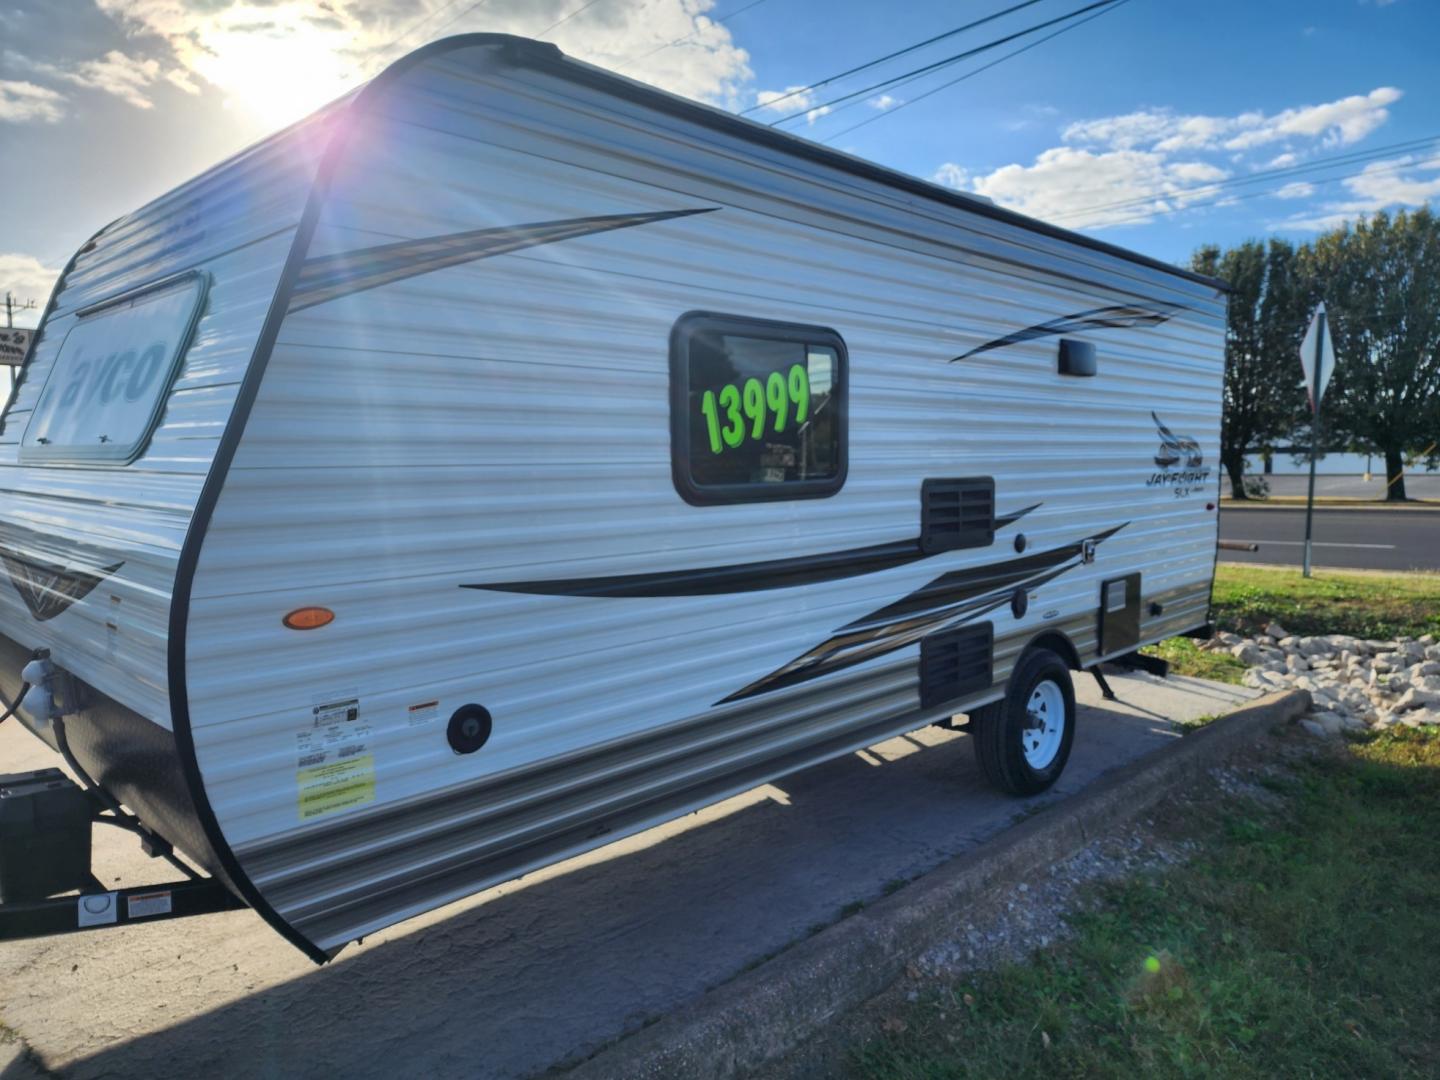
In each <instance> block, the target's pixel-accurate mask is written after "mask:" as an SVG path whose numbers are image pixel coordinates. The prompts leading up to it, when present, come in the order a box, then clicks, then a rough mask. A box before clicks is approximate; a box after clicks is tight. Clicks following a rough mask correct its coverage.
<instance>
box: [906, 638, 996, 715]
mask: <svg viewBox="0 0 1440 1080" xmlns="http://www.w3.org/2000/svg"><path fill="white" fill-rule="evenodd" d="M994 659H995V630H994V627H992V626H991V625H990V624H989V623H988V622H986V623H976V624H975V625H974V626H963V627H961V628H960V629H959V630H950V631H948V632H946V633H943V634H931V635H930V636H929V637H927V638H924V639H923V640H922V641H921V642H920V707H921V708H922V709H933V708H936V707H938V706H940V705H944V704H945V703H946V702H948V701H957V700H959V699H960V698H962V697H965V696H966V695H967V694H975V693H979V692H981V691H983V690H988V689H990V684H991V682H992V681H993V678H992V672H991V669H992V668H993V667H994Z"/></svg>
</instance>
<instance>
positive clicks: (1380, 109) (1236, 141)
mask: <svg viewBox="0 0 1440 1080" xmlns="http://www.w3.org/2000/svg"><path fill="white" fill-rule="evenodd" d="M1400 97H1401V93H1400V91H1399V90H1397V89H1395V87H1393V86H1382V87H1379V88H1378V89H1375V90H1371V91H1370V93H1368V94H1353V95H1351V96H1350V97H1347V98H1341V99H1340V100H1339V101H1332V102H1329V103H1328V104H1325V105H1307V106H1305V107H1303V108H1299V109H1286V110H1285V111H1284V112H1282V113H1277V114H1276V115H1275V116H1271V117H1261V118H1260V120H1259V121H1258V122H1257V123H1255V125H1254V126H1253V127H1251V128H1249V130H1245V131H1242V132H1241V133H1240V134H1238V135H1236V136H1235V137H1234V138H1232V139H1230V140H1229V141H1228V142H1227V143H1226V144H1225V146H1226V148H1227V149H1231V150H1243V149H1248V148H1249V147H1252V146H1262V145H1264V144H1265V143H1272V142H1278V141H1280V140H1281V139H1284V138H1287V137H1290V136H1297V135H1298V136H1309V137H1310V138H1322V139H1323V141H1324V143H1325V145H1327V146H1348V145H1349V144H1350V143H1354V142H1359V141H1360V140H1361V139H1363V138H1364V137H1365V136H1366V135H1369V134H1370V132H1372V131H1374V130H1375V129H1376V128H1378V127H1379V126H1380V125H1381V124H1383V123H1385V121H1386V120H1388V119H1389V118H1390V113H1389V111H1388V110H1387V109H1386V108H1385V106H1387V105H1393V104H1394V103H1395V102H1397V101H1399V100H1400Z"/></svg>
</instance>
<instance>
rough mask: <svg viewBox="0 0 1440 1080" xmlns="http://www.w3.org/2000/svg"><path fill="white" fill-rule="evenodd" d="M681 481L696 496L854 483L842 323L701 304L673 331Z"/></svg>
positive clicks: (783, 495)
mask: <svg viewBox="0 0 1440 1080" xmlns="http://www.w3.org/2000/svg"><path fill="white" fill-rule="evenodd" d="M670 363H671V370H670V377H671V451H672V456H673V466H674V468H673V472H674V477H675V486H676V488H677V490H679V492H680V494H681V495H682V496H684V498H685V499H686V500H687V501H689V502H692V503H697V504H705V503H726V502H748V501H751V500H759V499H801V498H818V497H823V496H825V495H831V494H834V493H835V492H836V491H838V490H840V487H841V485H842V484H844V482H845V469H846V445H845V430H846V390H847V385H846V380H847V375H848V372H847V357H846V353H845V343H844V342H843V341H842V340H841V339H840V336H839V335H838V334H836V333H835V332H834V331H833V330H829V329H826V328H824V327H817V326H802V325H799V324H793V323H776V322H770V321H768V320H760V319H744V318H740V317H737V316H729V315H710V314H705V313H692V314H689V315H686V316H684V317H683V318H681V319H680V320H679V322H677V323H676V324H675V329H674V331H673V332H672V335H671V354H670Z"/></svg>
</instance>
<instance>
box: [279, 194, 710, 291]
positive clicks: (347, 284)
mask: <svg viewBox="0 0 1440 1080" xmlns="http://www.w3.org/2000/svg"><path fill="white" fill-rule="evenodd" d="M718 209H720V208H719V207H718V206H706V207H701V208H699V209H695V210H666V211H661V212H657V213H649V214H605V215H601V216H597V217H580V218H566V219H564V220H561V221H539V222H534V223H531V224H528V225H504V226H501V227H499V228H494V229H472V230H470V231H468V232H459V233H450V234H447V235H445V236H431V237H426V238H425V239H423V240H401V241H398V242H396V243H393V244H380V245H379V246H377V247H370V248H362V249H360V250H358V251H344V252H341V253H340V254H338V255H322V256H317V257H315V258H313V259H306V260H305V263H304V265H303V266H302V267H301V269H300V276H299V278H298V280H297V281H296V283H295V291H294V293H293V294H292V296H291V298H290V307H289V310H290V311H301V310H303V309H305V308H308V307H314V306H315V305H316V304H323V303H324V302H325V301H327V300H334V299H336V298H337V297H341V296H348V295H350V294H351V293H357V292H363V291H365V290H366V289H374V288H377V287H378V286H380V285H388V284H389V283H391V282H394V281H402V280H404V279H405V278H411V277H416V276H418V275H420V274H428V273H430V272H431V271H433V270H443V269H444V268H445V267H447V266H458V265H460V264H461V263H467V262H474V261H476V260H477V259H489V258H493V257H494V256H496V255H505V254H507V253H509V252H512V251H520V250H521V249H523V248H530V247H538V246H539V245H541V244H554V243H557V242H558V241H561V240H573V239H575V238H576V237H580V236H591V235H593V234H595V233H602V232H609V231H611V230H612V229H628V228H631V227H632V226H635V225H649V224H652V223H653V222H657V221H666V220H668V219H670V218H679V217H688V216H690V215H691V214H708V213H710V212H711V211H714V210H718Z"/></svg>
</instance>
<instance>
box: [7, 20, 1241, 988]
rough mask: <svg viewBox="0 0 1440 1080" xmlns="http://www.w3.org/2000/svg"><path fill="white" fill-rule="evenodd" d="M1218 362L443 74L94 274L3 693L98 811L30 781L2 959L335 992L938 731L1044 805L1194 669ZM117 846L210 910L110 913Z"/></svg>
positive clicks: (289, 134)
mask: <svg viewBox="0 0 1440 1080" xmlns="http://www.w3.org/2000/svg"><path fill="white" fill-rule="evenodd" d="M1224 323H1225V287H1224V286H1223V285H1222V284H1221V283H1219V282H1217V281H1213V280H1210V279H1207V278H1203V277H1199V276H1196V275H1195V274H1191V273H1188V272H1186V271H1183V270H1180V269H1177V268H1175V267H1173V266H1169V265H1166V264H1164V263H1161V262H1158V261H1155V260H1152V259H1148V258H1145V257H1143V256H1140V255H1137V254H1134V253H1131V252H1128V251H1124V250H1121V249H1119V248H1116V247H1113V246H1110V245H1108V244H1105V243H1101V242H1099V241H1097V240H1095V239H1093V238H1090V237H1086V236H1080V235H1076V234H1073V233H1069V232H1066V231H1063V230H1061V229H1057V228H1054V227H1052V226H1049V225H1046V224H1043V223H1041V222H1038V221H1033V220H1030V219H1028V218H1025V217H1022V216H1020V215H1017V214H1014V213H1011V212H1009V211H1006V210H1003V209H1000V208H997V207H995V206H993V205H990V204H988V203H987V202H986V201H984V200H981V199H978V198H975V197H971V196H967V195H965V194H963V193H960V192H956V191H951V190H948V189H945V188H942V187H938V186H935V185H932V184H929V183H925V182H923V181H920V180H917V179H915V178H913V177H910V176H905V175H902V174H899V173H896V172H892V171H890V170H887V169H884V168H881V167H879V166H876V165H873V164H870V163H868V162H865V161H862V160H859V159H857V158H855V157H852V156H849V155H846V154H842V153H838V152H836V151H833V150H830V149H827V148H824V147H821V146H817V145H815V144H813V143H810V142H807V141H805V140H802V139H798V138H794V137H792V136H789V135H786V134H782V133H780V132H777V131H775V130H773V129H771V128H767V127H764V126H761V125H758V124H754V123H751V122H749V121H747V120H744V119H740V118H738V117H736V116H733V115H731V114H728V113H725V112H722V111H719V110H716V109H713V108H709V107H706V106H704V105H699V104H696V103H694V102H691V101H687V100H683V99H681V98H678V97H674V96H671V95H669V94H666V93H662V92H660V91H658V90H655V89H653V88H651V87H649V86H645V85H642V84H639V83H636V82H632V81H630V80H628V79H625V78H622V77H619V76H617V75H614V74H611V73H608V72H606V71H602V70H599V69H597V68H595V67H592V66H589V65H586V64H583V63H580V62H577V61H575V60H572V59H569V58H567V57H565V56H564V55H563V54H562V53H561V52H560V51H559V50H557V49H556V48H555V47H553V46H551V45H548V44H543V43H539V42H534V41H528V40H524V39H520V38H513V37H507V36H502V35H494V34H477V35H467V36H463V37H455V38H450V39H447V40H444V41H439V42H436V43H434V44H432V45H430V46H428V47H426V48H423V49H420V50H419V51H417V52H415V53H413V54H411V55H410V56H408V57H406V58H404V59H402V60H400V61H399V62H398V63H396V64H394V65H393V66H392V67H390V68H389V69H388V70H386V71H385V72H384V73H383V74H381V75H380V76H379V77H377V78H376V79H374V80H373V81H372V82H370V83H369V84H367V85H366V86H364V87H363V88H361V89H359V90H358V91H356V92H354V93H352V94H351V95H349V96H348V97H346V98H345V99H343V100H341V101H339V102H336V103H335V104H333V105H331V106H329V107H328V108H326V109H324V110H322V111H321V112H320V113H318V114H316V115H315V116H313V117H312V118H310V119H308V120H306V121H303V122H301V123H299V124H297V125H296V126H294V127H291V128H289V129H288V130H286V131H283V132H281V133H280V134H278V135H276V136H274V137H273V138H271V139H269V140H267V141H265V142H262V143H260V144H258V145H256V146H254V147H252V148H250V149H249V150H247V151H245V152H243V153H241V154H239V155H238V156H237V157H235V158H233V159H231V160H229V161H226V162H225V163H223V164H221V165H220V166H218V167H216V168H214V169H212V170H211V171H209V172H207V173H205V174H204V175H202V176H200V177H198V178H196V179H194V180H192V181H190V182H188V183H186V184H184V185H182V186H181V187H178V188H176V189H175V190H174V191H172V192H170V193H169V194H168V195H165V196H163V197H161V198H159V199H157V200H156V201H155V202H153V203H151V204H150V205H148V206H145V207H143V208H141V209H139V210H137V211H135V212H134V213H132V214H129V215H127V216H125V217H122V218H120V219H119V220H118V221H115V222H113V223H112V224H110V225H108V226H106V227H105V228H103V229H101V230H100V231H99V232H98V233H96V234H95V236H94V237H93V238H92V239H91V240H90V241H89V242H87V243H86V244H85V245H84V246H83V247H82V248H81V249H80V250H79V251H78V252H76V253H75V255H74V257H73V258H72V259H71V261H70V263H69V265H67V266H66V267H65V269H64V272H63V274H62V276H61V278H60V281H59V283H58V284H57V286H56V289H55V293H54V296H53V297H52V298H51V300H50V303H49V305H48V307H47V309H46V310H45V312H44V318H43V322H42V324H41V326H40V328H39V331H38V333H37V334H36V336H35V339H34V342H33V344H32V345H31V347H30V350H29V354H28V356H27V357H26V359H25V362H24V364H23V367H22V368H21V369H20V374H19V380H18V384H17V386H16V389H15V391H14V392H13V394H12V395H11V397H10V400H9V402H8V404H7V406H6V408H5V412H4V416H3V431H0V559H3V565H4V569H5V572H6V576H7V578H8V581H3V582H0V693H3V695H4V697H5V700H6V703H7V704H9V703H14V704H16V706H17V708H16V709H15V710H14V712H15V716H16V718H17V719H16V720H12V721H10V723H15V722H18V723H21V724H24V725H25V726H26V727H27V728H29V729H30V731H31V732H33V733H34V734H35V735H36V736H38V737H39V738H40V739H42V740H44V741H45V742H46V743H47V744H49V745H50V746H51V747H52V748H54V750H55V751H56V752H57V758H56V763H57V765H58V764H60V762H61V760H62V759H63V760H64V762H66V763H67V764H68V765H69V766H70V769H71V772H72V773H73V774H75V775H76V776H78V777H79V778H80V784H79V785H77V784H76V783H74V782H73V781H71V780H69V779H68V778H67V777H66V776H65V775H64V774H62V773H60V772H59V771H51V772H46V773H40V774H35V773H30V774H24V775H12V776H7V777H5V778H3V779H0V789H3V795H4V797H3V798H0V936H19V935H22V934H38V933H52V932H60V931H63V930H70V929H80V928H85V929H88V928H93V927H97V926H116V925H123V924H126V923H133V922H143V921H147V920H156V919H163V918H167V917H173V916H176V915H181V914H189V913H195V912H200V911H208V910H217V909H220V908H224V907H231V906H237V905H240V904H244V905H248V906H250V907H253V908H254V909H255V911H256V912H258V913H259V914H260V915H261V916H262V917H263V918H265V919H266V920H268V921H269V922H270V923H271V924H272V925H273V926H274V927H275V928H276V929H277V930H278V931H279V932H280V933H282V934H284V935H285V937H286V938H288V939H289V940H290V941H291V942H292V943H294V944H295V945H296V946H298V947H299V948H301V949H303V950H304V951H305V952H306V953H307V954H309V955H310V956H311V957H313V958H314V959H316V960H317V961H318V960H324V959H326V958H328V957H330V956H333V955H334V954H335V952H336V951H337V950H339V949H340V948H342V947H343V946H344V945H345V944H346V943H347V942H350V941H353V940H355V939H357V938H360V937H362V936H363V935H366V934H370V933H372V932H374V931H376V930H378V929H380V928H382V927H385V926H388V925H391V924H393V923H396V922H398V921H400V920H403V919H406V918H409V917H411V916H413V915H416V914H418V913H420V912H423V911H426V910H428V909H432V908H435V907H437V906H439V905H441V904H445V903H447V902H449V901H452V900H455V899H457V898H459V897H463V896H466V895H469V894H472V893H474V892H476V891H478V890H481V889H484V888H486V887H487V886H490V885H492V884H494V883H496V882H500V881H504V880H507V879H512V878H515V877H517V876H519V875H521V874H523V873H525V872H527V871H529V870H532V869H535V868H536V867H539V866H542V865H546V864H549V863H553V862H555V861H557V860H561V859H564V858H567V857H569V856H572V855H575V854H576V853H579V852H582V851H585V850H587V849H590V848H594V847H596V846H599V845H602V844H606V843H610V842H611V841H613V840H615V839H617V838H619V837H622V836H625V835H627V834H633V833H635V832H638V831H641V830H644V829H648V828H650V827H652V826H654V825H656V824H657V823H660V822H663V821H666V820H668V819H671V818H674V817H676V816H678V815H681V814H684V813H686V812H688V811H692V810H694V809H696V808H698V807H701V806H704V805H707V804H710V803H713V802H715V801H717V800H720V799H723V798H726V797H728V796H730V795H732V794H734V793H737V792H740V791H743V790H746V789H748V788H750V787H753V786H755V785H756V784H759V783H762V782H765V781H768V780H771V779H773V778H775V777H778V776H781V775H783V774H786V773H789V772H792V771H794V770H797V769H801V768H804V767H806V766H808V765H811V764H813V763H815V762H819V761H821V760H823V759H826V758H831V757H834V756H836V755H842V754H847V753H850V752H853V751H855V750H857V749H860V748H863V747H866V746H868V745H872V744H874V743H875V742H877V741H880V740H883V739H885V738H887V737H890V736H893V735H896V734H898V733H902V732H905V731H909V730H914V729H916V728H918V727H922V726H924V725H927V724H934V723H942V724H955V725H958V724H968V727H969V728H970V729H971V733H972V735H973V737H974V743H975V747H976V751H977V754H978V757H979V760H980V763H981V765H982V767H983V771H984V773H985V775H986V776H988V777H989V778H990V780H992V781H993V782H995V783H996V784H997V785H998V786H1000V787H1001V788H1003V789H1005V790H1007V791H1010V792H1015V793H1019V794H1027V793H1033V792H1036V791H1039V790H1042V789H1043V788H1045V787H1046V786H1047V785H1049V784H1051V783H1052V782H1053V781H1054V780H1055V778H1056V777H1057V776H1058V775H1059V774H1060V771H1061V770H1062V769H1063V768H1064V765H1065V762H1066V758H1067V757H1068V755H1069V752H1070V747H1071V741H1072V739H1073V738H1076V737H1079V738H1083V737H1084V733H1083V731H1082V732H1080V733H1079V734H1078V736H1077V733H1076V729H1075V702H1074V694H1073V690H1072V685H1071V679H1072V676H1073V674H1074V673H1075V672H1081V671H1097V672H1098V665H1099V664H1100V663H1101V662H1102V661H1106V660H1113V659H1117V658H1121V659H1123V658H1133V657H1134V656H1135V654H1136V651H1137V649H1139V648H1140V647H1141V646H1144V645H1146V644H1148V643H1152V642H1155V641H1159V640H1161V639H1163V638H1167V637H1170V636H1172V635H1176V634H1182V633H1187V632H1191V633H1204V632H1205V628H1206V624H1207V619H1208V608H1209V601H1210V588H1211V580H1212V577H1213V572H1214V559H1215V552H1216V528H1217V514H1216V503H1217V499H1218V475H1217V472H1216V471H1215V470H1214V469H1213V467H1212V463H1213V462H1214V461H1215V460H1216V458H1217V456H1218V439H1219V428H1220V395H1221V382H1222V369H1223V337H1224ZM5 708H6V706H5V705H0V711H4V710H5ZM3 766H4V763H3V762H0V771H5V770H4V768H3ZM12 771H13V770H12ZM7 806H8V807H9V808H10V810H9V813H8V814H7V813H6V812H5V808H6V807H7ZM92 820H106V821H111V822H112V823H114V824H116V825H118V826H121V827H125V828H129V829H132V830H133V831H136V832H138V833H140V834H141V836H142V838H143V840H144V842H145V844H146V845H147V849H148V850H150V851H152V852H154V853H156V854H159V855H163V856H166V857H168V858H170V859H171V860H172V861H173V862H174V863H175V864H176V866H177V867H179V868H180V869H181V870H183V871H184V872H185V874H186V875H187V880H186V881H184V882H178V881H177V883H176V884H175V885H174V886H173V888H172V887H163V888H156V887H148V888H144V889H115V888H110V889H106V888H103V887H101V886H99V885H98V883H96V882H95V881H94V879H93V878H91V877H90V872H89V866H88V860H89V854H90V852H89V833H90V828H89V826H90V822H91V821H92ZM834 842H835V843H836V844H841V843H844V837H843V836H836V837H835V840H834ZM42 855H43V857H42ZM77 890H78V892H77Z"/></svg>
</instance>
